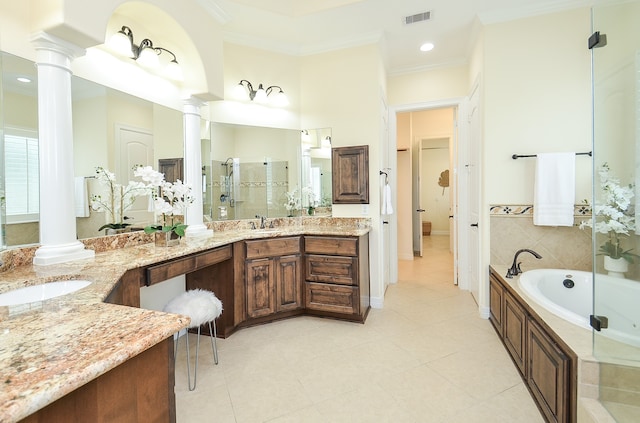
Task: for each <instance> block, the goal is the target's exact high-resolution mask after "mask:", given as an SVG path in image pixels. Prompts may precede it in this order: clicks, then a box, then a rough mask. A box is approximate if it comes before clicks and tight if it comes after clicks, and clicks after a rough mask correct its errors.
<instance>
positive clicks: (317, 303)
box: [304, 235, 370, 322]
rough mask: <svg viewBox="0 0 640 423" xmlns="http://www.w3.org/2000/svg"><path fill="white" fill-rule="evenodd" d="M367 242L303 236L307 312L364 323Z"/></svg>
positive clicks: (367, 293)
mask: <svg viewBox="0 0 640 423" xmlns="http://www.w3.org/2000/svg"><path fill="white" fill-rule="evenodd" d="M368 239H369V238H368V235H363V236H360V237H335V236H305V241H304V244H305V247H304V248H305V307H306V309H307V313H310V314H317V315H325V316H331V317H339V318H343V319H348V320H354V321H359V322H364V320H365V319H366V315H367V313H368V311H369V308H370V291H369V243H368Z"/></svg>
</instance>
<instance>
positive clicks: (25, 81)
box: [16, 76, 31, 84]
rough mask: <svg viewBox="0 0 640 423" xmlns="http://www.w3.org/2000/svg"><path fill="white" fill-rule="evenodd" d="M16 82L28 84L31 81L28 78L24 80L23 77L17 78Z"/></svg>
mask: <svg viewBox="0 0 640 423" xmlns="http://www.w3.org/2000/svg"><path fill="white" fill-rule="evenodd" d="M16 79H17V80H18V81H20V82H24V83H25V84H28V83H29V82H31V80H30V79H29V78H26V77H24V76H19V77H17V78H16Z"/></svg>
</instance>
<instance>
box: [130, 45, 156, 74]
mask: <svg viewBox="0 0 640 423" xmlns="http://www.w3.org/2000/svg"><path fill="white" fill-rule="evenodd" d="M136 60H137V62H138V63H140V66H144V67H145V68H151V69H153V68H157V67H158V66H159V65H160V59H158V53H157V52H156V51H155V49H154V48H153V47H143V46H140V54H139V55H138V59H136Z"/></svg>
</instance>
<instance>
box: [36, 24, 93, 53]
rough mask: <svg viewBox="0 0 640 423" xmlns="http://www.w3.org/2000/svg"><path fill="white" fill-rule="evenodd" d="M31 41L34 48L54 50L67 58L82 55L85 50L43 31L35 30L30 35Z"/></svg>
mask: <svg viewBox="0 0 640 423" xmlns="http://www.w3.org/2000/svg"><path fill="white" fill-rule="evenodd" d="M31 43H32V44H33V45H34V46H35V48H36V50H44V51H49V52H54V53H57V54H61V55H63V56H65V57H66V58H67V59H69V60H73V59H76V58H78V57H81V56H84V55H85V54H86V50H85V49H84V48H82V47H79V46H77V45H75V44H73V43H70V42H68V41H65V40H63V39H62V38H59V37H56V36H55V35H51V34H49V33H46V32H44V31H39V32H36V33H35V34H33V35H32V36H31Z"/></svg>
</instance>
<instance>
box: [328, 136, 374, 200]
mask: <svg viewBox="0 0 640 423" xmlns="http://www.w3.org/2000/svg"><path fill="white" fill-rule="evenodd" d="M331 169H332V186H331V187H332V191H331V192H332V194H333V203H334V204H369V146H368V145H360V146H355V147H336V148H333V149H331Z"/></svg>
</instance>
